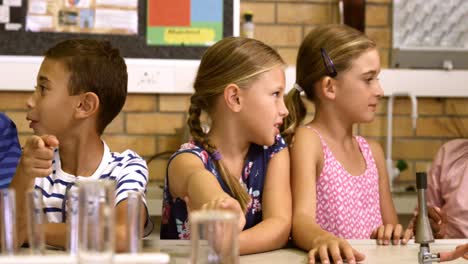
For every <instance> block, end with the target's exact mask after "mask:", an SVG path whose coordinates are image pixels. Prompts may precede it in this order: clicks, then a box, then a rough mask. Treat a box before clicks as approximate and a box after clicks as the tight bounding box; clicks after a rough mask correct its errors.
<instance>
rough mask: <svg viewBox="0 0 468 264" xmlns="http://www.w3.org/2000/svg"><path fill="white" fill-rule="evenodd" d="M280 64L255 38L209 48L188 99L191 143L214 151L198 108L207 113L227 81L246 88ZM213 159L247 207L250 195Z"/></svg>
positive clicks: (225, 41)
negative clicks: (192, 141)
mask: <svg viewBox="0 0 468 264" xmlns="http://www.w3.org/2000/svg"><path fill="white" fill-rule="evenodd" d="M282 65H284V61H283V60H282V59H281V57H280V55H278V53H277V52H276V51H275V50H274V49H272V48H271V47H269V46H268V45H265V44H264V43H263V42H260V41H258V40H255V39H249V38H241V37H228V38H224V39H223V40H221V41H219V42H217V43H216V44H215V45H213V46H212V47H210V48H209V49H208V50H207V51H206V52H205V54H204V55H203V58H202V60H201V62H200V67H199V68H198V72H197V77H196V78H195V83H194V89H195V93H194V94H193V95H192V97H191V98H190V108H189V118H188V121H187V123H188V126H189V127H190V134H191V135H192V137H193V139H194V141H195V142H197V143H199V144H201V145H202V146H203V148H204V149H206V150H207V151H208V152H209V153H210V154H213V153H215V152H216V146H215V145H213V144H212V143H211V142H210V140H209V138H208V137H207V134H206V133H205V132H204V131H203V129H202V126H201V124H200V115H201V114H202V111H205V112H206V113H208V114H209V113H210V112H211V110H212V107H213V105H214V102H215V99H216V98H217V97H218V96H219V95H222V94H223V92H224V89H225V88H226V86H228V85H229V84H236V85H237V86H239V87H240V88H242V89H246V88H248V87H250V85H251V84H252V82H254V81H255V80H256V79H257V77H258V76H259V75H260V74H261V73H264V72H267V71H269V70H271V69H272V68H274V67H277V66H282ZM214 160H215V163H216V167H217V168H218V171H219V172H220V174H221V177H222V179H223V181H224V182H225V183H226V185H227V186H228V188H229V190H230V191H231V193H232V195H233V196H234V198H235V199H236V200H237V201H238V202H239V204H240V205H241V207H242V209H243V210H244V211H245V210H247V205H248V203H249V201H250V196H249V195H248V193H247V191H246V190H245V189H244V187H242V186H241V185H240V183H239V180H238V179H237V178H235V177H234V176H232V175H231V174H230V173H229V171H228V169H227V168H226V167H225V166H224V165H223V161H222V160H216V159H214Z"/></svg>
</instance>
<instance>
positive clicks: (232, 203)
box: [201, 197, 245, 232]
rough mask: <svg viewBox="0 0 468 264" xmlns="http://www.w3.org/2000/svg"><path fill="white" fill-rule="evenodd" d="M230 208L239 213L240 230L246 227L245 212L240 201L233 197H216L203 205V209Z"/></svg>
mask: <svg viewBox="0 0 468 264" xmlns="http://www.w3.org/2000/svg"><path fill="white" fill-rule="evenodd" d="M216 209H218V210H219V209H221V210H229V211H233V212H234V213H237V214H238V215H239V223H238V225H239V232H241V231H242V230H243V229H244V226H245V212H243V211H242V208H241V206H240V204H239V202H238V201H237V200H236V199H234V198H232V197H223V198H217V199H214V200H212V201H210V202H208V203H205V204H204V205H202V207H201V210H216Z"/></svg>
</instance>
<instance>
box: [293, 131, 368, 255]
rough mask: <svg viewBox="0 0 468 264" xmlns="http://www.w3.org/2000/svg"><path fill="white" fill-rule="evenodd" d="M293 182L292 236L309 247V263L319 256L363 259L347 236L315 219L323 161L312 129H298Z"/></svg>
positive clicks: (294, 152) (301, 246) (299, 244)
mask: <svg viewBox="0 0 468 264" xmlns="http://www.w3.org/2000/svg"><path fill="white" fill-rule="evenodd" d="M290 151H291V185H292V194H293V223H292V236H293V239H294V242H295V243H296V245H298V246H299V247H300V248H302V249H304V250H308V251H309V261H310V263H315V259H316V258H318V259H320V260H321V262H322V263H330V260H333V261H334V263H337V262H338V261H342V257H341V256H344V257H345V258H346V259H347V261H348V263H355V262H356V261H362V260H363V259H364V255H363V254H361V253H359V252H357V251H356V250H354V249H353V248H352V247H351V246H350V245H349V243H348V242H346V240H344V239H340V238H337V237H335V236H334V235H333V234H331V233H329V232H327V231H325V230H323V229H321V227H320V226H319V225H318V224H317V223H316V215H315V211H316V202H317V199H316V179H317V174H318V172H319V171H320V170H321V168H319V164H320V161H322V163H323V151H322V145H321V143H320V138H319V137H318V136H317V134H315V133H314V132H312V131H311V130H310V129H307V128H304V127H300V128H298V129H297V131H296V134H295V139H294V142H293V145H292V146H291V149H290Z"/></svg>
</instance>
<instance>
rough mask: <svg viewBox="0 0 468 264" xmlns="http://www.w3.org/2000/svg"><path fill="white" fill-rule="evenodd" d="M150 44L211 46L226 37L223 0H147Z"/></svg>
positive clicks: (147, 37) (147, 36)
mask: <svg viewBox="0 0 468 264" xmlns="http://www.w3.org/2000/svg"><path fill="white" fill-rule="evenodd" d="M147 3H148V9H147V10H148V13H147V14H148V23H147V25H148V26H147V34H146V40H147V44H148V45H167V46H181V45H186V46H210V45H212V44H213V43H215V42H216V41H218V40H220V39H222V38H223V0H171V1H168V0H148V2H147Z"/></svg>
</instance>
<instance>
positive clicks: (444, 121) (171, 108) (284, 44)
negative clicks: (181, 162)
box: [0, 0, 468, 183]
mask: <svg viewBox="0 0 468 264" xmlns="http://www.w3.org/2000/svg"><path fill="white" fill-rule="evenodd" d="M390 3H391V1H390V0H368V1H367V5H366V25H367V26H366V32H367V34H368V35H370V36H371V37H372V38H374V39H375V40H376V42H377V44H378V46H379V48H380V53H381V58H382V65H383V67H388V64H389V63H388V60H389V49H390V47H391V29H390V26H391V22H390V21H391V4H390ZM246 10H251V11H253V12H254V21H255V26H256V27H255V36H256V38H258V39H260V40H262V41H264V42H266V43H267V44H269V45H271V46H273V47H275V48H276V49H277V50H278V51H279V53H280V54H281V55H282V56H283V57H284V58H285V60H286V61H287V62H288V63H289V64H294V62H295V56H296V53H297V48H298V46H299V44H300V42H301V40H302V38H303V37H304V35H305V34H306V32H308V31H309V30H310V29H311V28H313V27H314V25H318V24H324V23H331V22H336V21H337V16H336V10H337V9H336V1H335V2H333V3H332V4H330V3H329V1H328V0H315V1H313V0H242V1H241V13H242V12H244V11H246ZM384 88H385V87H384ZM28 95H29V93H22V92H0V111H2V112H6V114H7V115H9V116H10V117H11V118H12V119H13V120H14V121H15V122H16V124H17V126H18V130H19V133H20V140H21V142H23V143H24V141H25V138H26V137H27V136H28V135H30V134H31V130H30V129H29V127H28V123H27V122H26V119H25V116H26V115H25V111H26V108H25V106H24V102H25V100H26V98H27V96H28ZM418 102H419V115H420V118H419V119H418V126H417V129H416V131H413V130H412V128H411V119H410V114H411V113H410V112H411V107H410V102H409V100H406V99H397V100H396V102H395V107H394V110H395V111H394V112H395V113H394V126H393V127H394V129H393V135H394V140H393V142H394V145H393V159H394V160H397V159H404V160H406V161H407V162H408V164H409V170H407V171H406V172H404V173H403V174H402V175H401V177H400V178H399V179H398V181H399V182H400V183H407V182H408V181H412V180H413V178H414V177H413V175H414V172H415V171H416V170H421V169H425V168H426V167H427V166H428V164H430V161H431V159H432V157H433V155H434V154H435V152H436V151H437V149H438V148H439V147H440V145H441V144H442V143H443V142H445V141H447V140H449V139H451V138H456V137H462V136H464V137H468V98H462V99H453V98H419V101H418ZM188 103H189V96H188V95H158V94H156V95H150V94H148V95H133V94H132V95H129V97H128V99H127V103H126V104H125V107H124V110H123V112H122V113H121V114H120V115H119V116H118V117H117V118H116V119H115V120H114V121H113V122H112V124H111V125H110V126H109V127H108V128H107V130H106V131H105V134H104V138H105V140H106V142H107V143H108V144H109V145H110V147H111V149H113V150H115V151H122V150H124V149H127V148H130V149H133V150H135V151H137V152H138V153H139V154H140V155H142V156H144V157H145V158H149V157H151V156H152V155H154V154H155V153H159V152H164V151H168V150H174V149H176V148H177V147H178V145H179V144H180V142H181V141H182V140H181V138H183V133H184V124H185V119H186V116H187V115H186V110H187V109H188ZM309 106H311V107H310V108H313V106H312V105H311V104H309ZM385 109H386V100H385V99H384V100H383V101H382V103H381V104H380V109H379V110H378V116H377V118H376V120H375V121H374V122H373V123H372V124H366V125H361V126H360V127H358V128H357V129H358V131H359V133H360V134H362V135H363V136H366V137H370V138H374V139H377V140H380V141H381V142H382V146H383V147H384V146H385V134H386V114H385ZM149 167H150V178H151V180H157V181H160V180H162V179H163V177H164V173H165V167H166V159H165V158H159V159H156V160H154V161H152V162H151V163H149Z"/></svg>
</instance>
